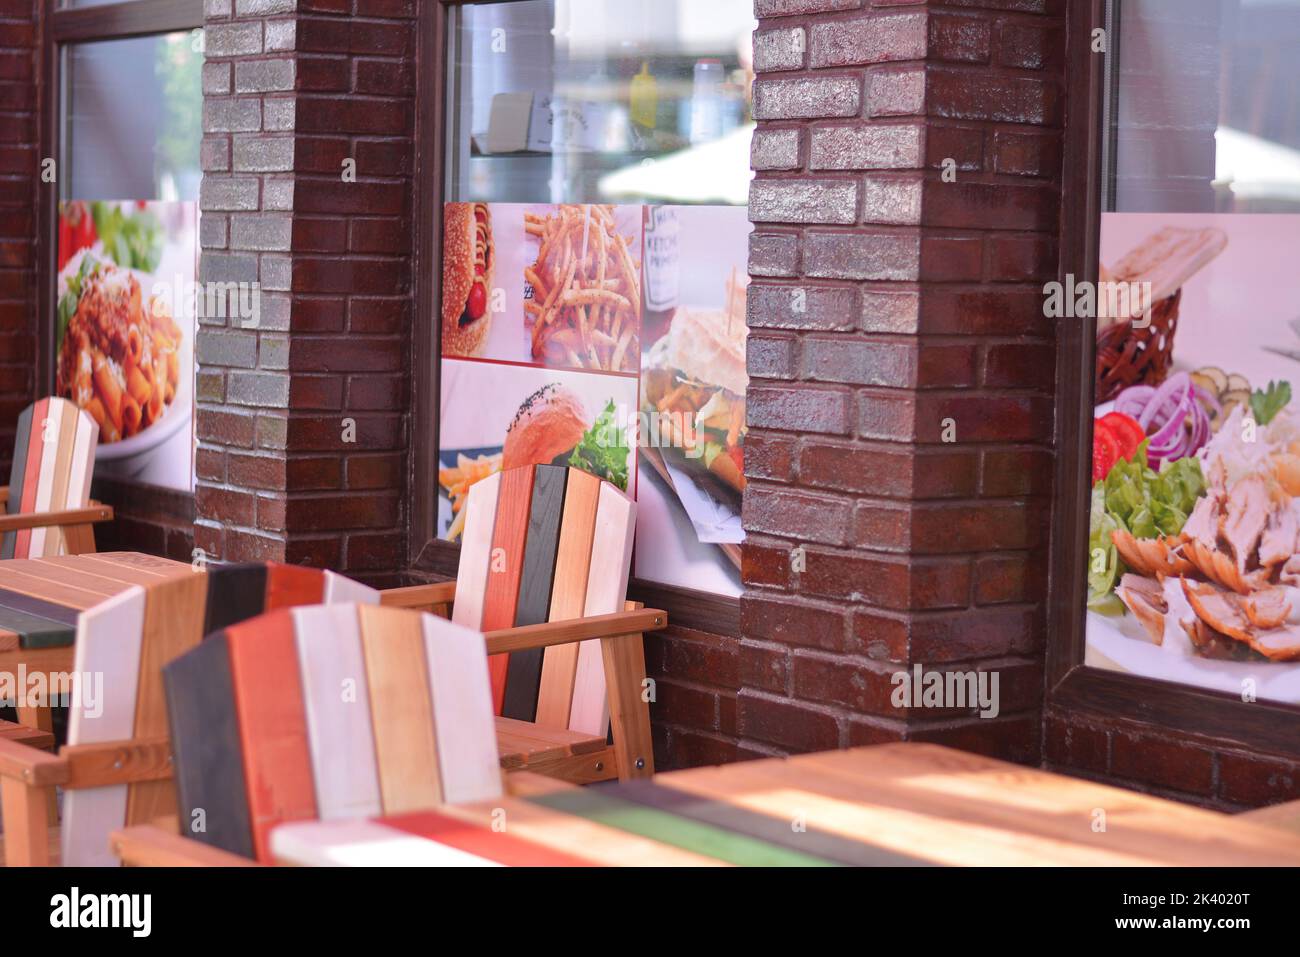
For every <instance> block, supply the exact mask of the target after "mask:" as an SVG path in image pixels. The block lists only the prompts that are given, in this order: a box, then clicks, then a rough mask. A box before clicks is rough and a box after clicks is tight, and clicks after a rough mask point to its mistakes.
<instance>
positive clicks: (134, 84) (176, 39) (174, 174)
mask: <svg viewBox="0 0 1300 957" xmlns="http://www.w3.org/2000/svg"><path fill="white" fill-rule="evenodd" d="M202 63H203V54H202V53H200V52H198V51H196V49H195V43H194V36H193V35H192V34H191V33H188V32H181V33H168V34H160V35H155V36H145V37H131V38H129V39H124V40H106V41H102V42H97V43H78V44H74V45H71V46H69V47H68V48H67V49H66V50H65V52H64V60H63V64H64V116H63V124H62V129H63V151H64V152H63V156H64V162H63V164H62V165H63V167H64V168H65V169H67V170H68V176H67V177H66V178H63V177H61V181H62V183H63V190H62V195H63V198H64V199H100V198H105V197H114V198H125V197H130V198H132V199H158V200H197V199H198V194H199V179H200V171H199V143H200V141H201V140H202V138H203V126H202V117H203V93H202V82H201V77H200V71H201V69H202Z"/></svg>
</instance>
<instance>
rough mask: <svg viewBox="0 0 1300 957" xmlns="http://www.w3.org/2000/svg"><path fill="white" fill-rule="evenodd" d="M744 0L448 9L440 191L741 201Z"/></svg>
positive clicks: (746, 134) (748, 22) (745, 128)
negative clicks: (444, 164) (446, 159)
mask: <svg viewBox="0 0 1300 957" xmlns="http://www.w3.org/2000/svg"><path fill="white" fill-rule="evenodd" d="M756 26H757V24H756V21H755V20H754V19H753V4H752V2H751V0H711V2H710V3H707V4H701V3H699V2H698V0H633V2H613V0H523V2H515V3H500V4H476V5H469V6H465V7H462V8H459V9H458V10H456V11H455V12H454V13H453V30H452V55H451V64H452V66H451V85H450V90H451V101H450V104H449V113H448V115H449V117H450V122H451V131H450V132H451V136H450V142H451V151H452V153H451V157H450V160H451V161H450V163H449V164H448V172H449V182H448V195H449V198H454V199H463V200H478V201H491V202H556V203H576V202H618V203H626V202H664V203H710V204H716V205H723V204H726V205H737V206H743V205H745V204H746V203H747V202H748V195H749V179H750V175H751V174H750V170H749V140H750V133H751V131H752V129H753V125H752V122H751V119H750V87H751V82H752V79H753V75H752V62H751V55H750V44H751V34H752V32H753V30H754V28H755V27H756Z"/></svg>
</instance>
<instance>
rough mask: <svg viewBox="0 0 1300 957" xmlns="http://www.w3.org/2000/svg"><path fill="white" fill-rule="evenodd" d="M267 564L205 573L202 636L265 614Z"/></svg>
mask: <svg viewBox="0 0 1300 957" xmlns="http://www.w3.org/2000/svg"><path fill="white" fill-rule="evenodd" d="M266 576H267V570H266V563H265V562H245V563H241V564H237V565H216V566H214V567H212V568H209V569H207V573H206V577H207V583H208V607H207V611H206V612H205V614H204V618H203V634H205V635H210V634H212V633H213V632H215V631H221V630H222V629H224V628H229V627H230V626H231V625H237V624H239V623H240V622H241V621H247V620H248V619H249V618H256V617H257V616H258V615H260V614H262V612H264V611H266V610H267V609H266Z"/></svg>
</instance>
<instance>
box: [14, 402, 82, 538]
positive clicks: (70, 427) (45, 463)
mask: <svg viewBox="0 0 1300 957" xmlns="http://www.w3.org/2000/svg"><path fill="white" fill-rule="evenodd" d="M98 442H99V426H98V425H97V424H96V423H95V420H94V419H93V418H91V417H90V415H89V413H87V412H83V411H82V410H81V409H79V408H77V407H76V406H75V405H73V404H72V403H71V402H69V401H68V400H67V399H60V398H46V399H39V400H38V401H36V402H35V403H33V404H32V405H29V406H28V407H27V408H26V409H24V410H23V412H22V414H21V415H19V416H18V431H17V434H16V435H15V436H14V460H13V466H12V467H11V468H10V470H9V495H8V498H7V499H6V501H5V511H6V513H7V514H9V515H19V514H21V515H31V514H35V513H39V512H61V511H66V510H69V509H80V508H85V507H86V506H88V505H89V504H90V478H91V472H92V471H93V470H94V468H95V447H96V445H97V444H98ZM94 550H95V539H94V535H93V533H92V531H91V526H90V525H89V524H80V525H66V526H64V525H51V526H48V527H37V528H24V529H20V530H18V531H8V532H5V533H4V536H3V539H0V558H45V557H47V556H50V555H74V554H79V553H81V552H87V551H92V552H93V551H94Z"/></svg>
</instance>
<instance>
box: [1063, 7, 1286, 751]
mask: <svg viewBox="0 0 1300 957" xmlns="http://www.w3.org/2000/svg"><path fill="white" fill-rule="evenodd" d="M1121 3H1122V0H1110V2H1108V0H1084V2H1080V3H1077V4H1074V5H1072V7H1071V10H1070V20H1069V23H1068V49H1069V74H1068V75H1069V76H1070V77H1072V78H1075V79H1076V80H1077V82H1072V83H1071V84H1070V89H1069V90H1068V92H1067V108H1066V115H1067V117H1068V120H1067V125H1066V130H1065V166H1064V177H1063V183H1062V187H1063V189H1062V203H1061V235H1060V251H1061V258H1060V272H1059V275H1058V277H1057V278H1058V279H1059V280H1060V281H1062V282H1064V281H1065V277H1066V275H1067V274H1071V273H1072V274H1074V275H1075V276H1076V277H1079V276H1081V277H1083V278H1084V279H1087V280H1089V281H1094V282H1095V281H1096V279H1097V272H1098V268H1097V267H1098V247H1099V245H1100V239H1101V213H1102V189H1103V186H1105V185H1106V184H1107V183H1108V181H1109V177H1110V172H1109V170H1108V168H1107V166H1108V165H1109V164H1112V163H1113V156H1108V155H1105V154H1104V152H1103V145H1104V141H1105V139H1106V137H1105V136H1104V133H1105V132H1106V130H1105V128H1104V126H1105V124H1106V123H1107V122H1110V121H1111V120H1112V118H1113V115H1114V114H1113V110H1111V109H1108V108H1107V107H1108V105H1109V104H1111V103H1112V102H1113V84H1111V83H1110V82H1109V81H1108V78H1107V76H1106V68H1105V64H1106V62H1107V61H1106V59H1105V58H1103V57H1101V56H1097V55H1094V54H1093V53H1092V52H1091V43H1090V38H1091V34H1092V31H1093V30H1094V29H1097V28H1104V29H1106V35H1107V39H1108V42H1110V44H1111V51H1112V56H1111V59H1110V62H1112V63H1113V62H1117V61H1118V45H1117V44H1118V42H1120V41H1121V40H1122V38H1121V37H1119V35H1118V30H1117V29H1116V25H1117V24H1118V23H1119V9H1120V5H1121ZM1059 323H1060V324H1059V325H1058V327H1057V353H1056V363H1057V390H1056V412H1057V415H1056V421H1057V428H1056V448H1057V455H1056V476H1055V488H1054V495H1053V504H1054V507H1055V515H1054V516H1053V521H1052V538H1051V541H1052V544H1051V554H1050V561H1049V570H1048V587H1047V615H1046V624H1047V629H1048V636H1049V637H1048V641H1047V689H1046V690H1047V700H1046V703H1047V705H1048V706H1049V707H1050V708H1055V709H1056V710H1058V711H1059V712H1061V713H1063V714H1066V715H1074V714H1087V715H1089V716H1090V717H1091V718H1093V719H1094V720H1100V721H1104V722H1107V723H1113V722H1115V721H1130V722H1135V723H1140V724H1149V725H1154V726H1157V727H1160V728H1162V729H1167V730H1176V731H1180V732H1183V733H1187V734H1191V735H1198V736H1202V737H1206V738H1214V739H1216V740H1217V741H1219V742H1224V741H1227V742H1232V743H1236V744H1239V745H1241V746H1243V747H1248V748H1251V749H1252V750H1265V751H1269V752H1274V753H1277V754H1279V755H1286V756H1292V757H1300V738H1298V737H1297V735H1296V733H1295V731H1296V718H1297V717H1300V705H1288V704H1283V703H1280V702H1273V701H1262V700H1261V701H1254V702H1251V703H1249V704H1247V703H1245V702H1243V701H1242V699H1241V698H1240V697H1239V696H1237V695H1233V694H1229V693H1225V692H1219V691H1211V690H1208V689H1205V688H1198V687H1196V686H1194V685H1186V684H1179V683H1175V682H1170V681H1163V680H1160V679H1157V678H1148V677H1144V676H1139V675H1133V674H1124V673H1121V672H1116V671H1110V670H1107V669H1102V668H1094V667H1089V666H1087V665H1085V664H1084V652H1085V645H1086V640H1087V635H1086V624H1085V622H1086V613H1085V610H1084V607H1085V603H1086V599H1087V584H1086V565H1087V541H1088V511H1089V509H1088V503H1089V500H1090V495H1091V483H1090V481H1089V472H1088V470H1087V468H1086V465H1087V464H1088V463H1089V462H1090V461H1091V456H1092V422H1093V404H1092V396H1093V391H1092V379H1093V374H1094V365H1095V361H1096V360H1095V346H1096V320H1095V319H1064V320H1059Z"/></svg>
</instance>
